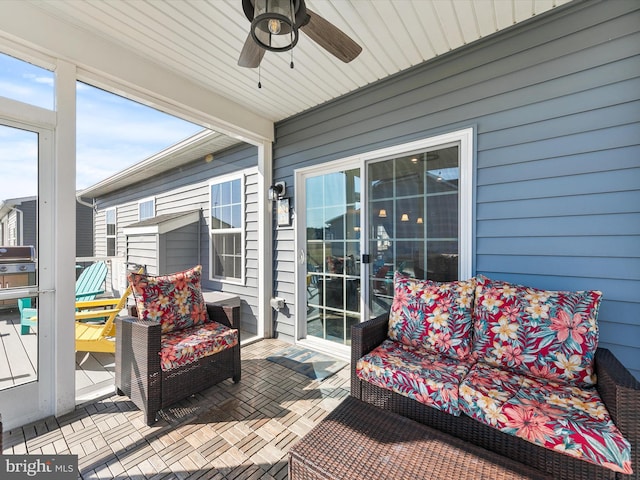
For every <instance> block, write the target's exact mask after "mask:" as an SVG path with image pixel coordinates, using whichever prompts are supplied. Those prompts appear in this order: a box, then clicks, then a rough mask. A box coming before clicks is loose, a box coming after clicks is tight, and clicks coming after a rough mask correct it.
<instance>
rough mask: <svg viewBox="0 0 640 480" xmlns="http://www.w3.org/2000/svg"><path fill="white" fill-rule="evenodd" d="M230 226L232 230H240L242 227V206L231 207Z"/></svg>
mask: <svg viewBox="0 0 640 480" xmlns="http://www.w3.org/2000/svg"><path fill="white" fill-rule="evenodd" d="M230 223H231V226H232V227H233V228H241V227H242V206H241V205H233V206H232V207H231V222H230Z"/></svg>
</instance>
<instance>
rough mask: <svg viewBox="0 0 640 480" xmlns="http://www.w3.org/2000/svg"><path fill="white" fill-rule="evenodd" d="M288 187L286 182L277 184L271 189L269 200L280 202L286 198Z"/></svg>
mask: <svg viewBox="0 0 640 480" xmlns="http://www.w3.org/2000/svg"><path fill="white" fill-rule="evenodd" d="M285 191H286V186H285V183H284V182H276V183H275V184H274V185H271V186H270V187H269V200H278V199H280V198H282V197H284V194H285Z"/></svg>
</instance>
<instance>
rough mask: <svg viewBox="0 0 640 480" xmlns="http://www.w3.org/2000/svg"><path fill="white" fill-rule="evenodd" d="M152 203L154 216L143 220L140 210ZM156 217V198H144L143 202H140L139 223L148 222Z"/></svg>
mask: <svg viewBox="0 0 640 480" xmlns="http://www.w3.org/2000/svg"><path fill="white" fill-rule="evenodd" d="M149 202H151V205H152V207H151V210H152V215H151V216H150V217H144V218H142V216H141V215H140V208H141V207H142V205H144V204H147V203H149ZM155 216H156V197H149V198H143V199H142V200H139V201H138V221H142V220H147V219H149V218H155Z"/></svg>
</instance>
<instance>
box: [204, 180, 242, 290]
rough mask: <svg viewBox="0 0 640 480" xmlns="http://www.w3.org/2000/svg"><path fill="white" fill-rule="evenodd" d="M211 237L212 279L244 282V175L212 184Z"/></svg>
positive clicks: (210, 190) (210, 189)
mask: <svg viewBox="0 0 640 480" xmlns="http://www.w3.org/2000/svg"><path fill="white" fill-rule="evenodd" d="M209 192H210V205H211V212H210V213H211V215H210V221H209V237H210V249H211V255H210V258H211V270H210V272H211V278H215V279H220V280H230V281H235V282H241V281H242V280H243V278H244V275H243V272H244V257H245V255H244V193H243V192H244V177H243V176H239V177H228V178H226V179H225V180H224V181H216V182H212V183H211V184H210V188H209Z"/></svg>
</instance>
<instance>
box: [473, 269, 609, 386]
mask: <svg viewBox="0 0 640 480" xmlns="http://www.w3.org/2000/svg"><path fill="white" fill-rule="evenodd" d="M601 298H602V293H601V292H598V291H584V292H560V291H550V290H538V289H536V288H530V287H523V286H520V285H514V284H511V283H507V282H502V281H493V280H489V279H488V278H486V277H479V278H478V285H477V287H476V298H475V309H474V326H473V334H474V346H473V355H474V358H475V359H476V360H479V361H482V362H484V363H487V364H489V365H492V366H495V367H503V368H505V369H508V370H511V371H513V372H516V373H521V374H523V375H530V376H533V377H538V378H546V379H550V380H554V381H557V382H561V383H567V384H571V385H576V386H583V387H587V386H592V385H594V384H595V380H596V379H595V374H594V370H593V360H594V357H595V352H596V348H597V346H598V326H597V323H596V320H597V317H598V308H599V306H600V300H601Z"/></svg>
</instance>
